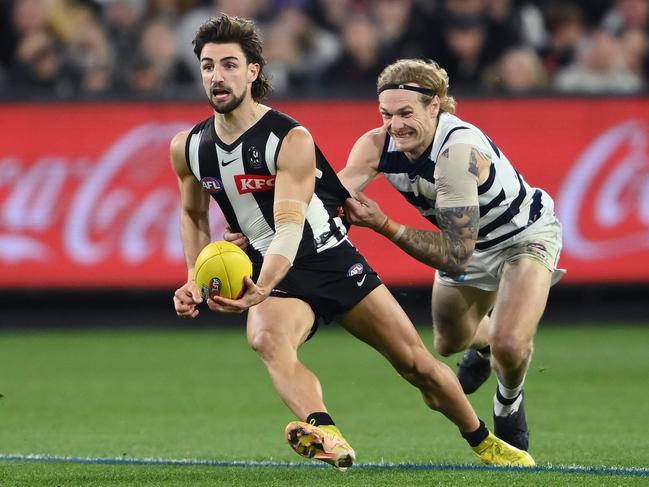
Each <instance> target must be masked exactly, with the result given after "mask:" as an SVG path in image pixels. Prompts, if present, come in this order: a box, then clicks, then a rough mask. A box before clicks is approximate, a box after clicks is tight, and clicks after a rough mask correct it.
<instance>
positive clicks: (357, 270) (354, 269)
mask: <svg viewBox="0 0 649 487" xmlns="http://www.w3.org/2000/svg"><path fill="white" fill-rule="evenodd" d="M364 271H365V268H364V267H363V264H361V263H360V262H357V263H356V264H354V265H353V266H351V267H350V268H349V270H348V271H347V277H352V276H357V275H358V274H362V273H363V272H364Z"/></svg>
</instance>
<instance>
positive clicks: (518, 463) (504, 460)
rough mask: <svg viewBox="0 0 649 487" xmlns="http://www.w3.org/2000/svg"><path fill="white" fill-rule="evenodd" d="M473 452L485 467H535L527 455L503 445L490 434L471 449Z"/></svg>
mask: <svg viewBox="0 0 649 487" xmlns="http://www.w3.org/2000/svg"><path fill="white" fill-rule="evenodd" d="M473 451H474V452H475V453H476V455H478V456H479V457H480V460H481V461H482V463H486V464H487V465H507V466H512V467H533V466H535V465H536V463H534V459H533V458H532V456H531V455H530V454H529V453H527V452H526V451H524V450H519V449H518V448H515V447H513V446H511V445H510V444H509V443H505V442H504V441H503V440H501V439H500V438H498V437H497V436H496V435H494V434H493V433H491V432H489V436H487V437H486V438H485V439H484V440H482V442H481V443H480V444H479V445H478V446H474V447H473Z"/></svg>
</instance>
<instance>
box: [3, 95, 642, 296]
mask: <svg viewBox="0 0 649 487" xmlns="http://www.w3.org/2000/svg"><path fill="white" fill-rule="evenodd" d="M271 105H272V106H273V107H274V108H277V109H279V110H282V111H285V112H287V113H289V114H290V115H292V116H293V117H294V118H296V119H298V120H299V121H300V122H301V123H303V124H304V125H305V126H306V127H307V128H308V129H309V130H310V131H311V133H312V134H313V135H314V138H315V140H316V142H317V143H318V145H319V146H320V148H321V149H322V151H323V152H324V154H325V155H326V156H327V158H328V159H329V161H330V163H331V164H332V165H333V166H334V168H336V169H337V170H338V169H340V168H342V167H343V166H344V164H345V160H346V157H347V154H348V152H349V150H350V149H351V147H352V145H353V143H354V141H355V140H356V139H357V138H358V136H360V135H361V134H362V133H364V132H365V131H366V130H369V129H371V128H373V127H375V126H378V125H379V124H380V123H381V120H380V117H379V114H378V110H377V106H376V104H375V103H374V102H372V101H362V102H350V101H341V102H334V101H327V102H281V103H279V102H278V103H271ZM209 115H210V110H209V106H207V105H206V104H203V103H191V104H186V103H182V104H181V103H150V104H149V103H146V104H145V103H110V104H108V103H94V104H86V103H80V104H40V105H32V104H4V105H2V107H1V109H0V123H1V126H2V135H0V140H1V142H0V287H3V288H42V287H63V288H69V287H75V288H81V287H82V288H131V287H135V288H150V289H161V288H173V287H176V286H177V285H179V284H180V283H182V282H183V281H184V279H185V276H186V269H185V262H184V256H183V250H182V243H181V241H180V235H179V224H178V221H179V216H178V215H179V207H180V202H179V194H178V189H177V183H176V179H175V176H174V174H173V172H172V170H171V168H170V166H169V156H168V152H169V141H170V139H171V138H172V137H173V135H174V134H176V133H177V132H179V131H180V130H184V129H187V128H189V127H191V126H192V125H193V124H195V123H196V122H198V121H199V120H202V119H204V118H206V117H208V116H209ZM458 115H459V116H460V117H462V118H465V119H466V120H468V121H470V122H472V123H474V124H476V125H478V126H479V127H481V128H482V129H483V130H484V131H485V133H487V134H488V135H489V136H490V138H492V139H493V140H494V141H495V142H496V144H497V145H498V146H499V148H500V149H501V150H502V151H503V152H505V154H507V156H508V158H509V159H510V160H511V161H512V162H513V164H514V165H515V167H516V168H517V170H518V171H519V172H520V173H521V174H522V175H523V176H524V178H525V179H526V181H527V182H528V183H529V184H531V185H532V186H537V187H541V188H543V189H545V190H546V191H548V192H549V193H550V195H551V196H552V197H553V198H554V200H555V203H556V211H557V213H558V215H559V218H560V220H561V222H562V224H563V231H564V250H563V253H562V256H561V261H560V266H561V267H563V268H566V269H567V270H568V274H567V275H566V277H565V278H564V280H565V282H572V283H583V282H598V283H603V282H649V148H648V142H649V99H628V98H625V99H610V98H607V99H533V100H504V99H497V100H495V99H494V100H459V103H458ZM367 192H368V195H369V196H370V197H372V198H375V199H376V200H377V201H379V203H380V204H381V206H382V207H383V209H384V210H385V211H386V212H387V213H388V214H389V215H391V216H392V217H393V218H395V219H396V220H398V221H400V222H404V223H407V224H409V225H415V226H419V227H421V228H429V227H430V224H429V223H428V222H427V221H426V220H424V219H422V218H421V217H420V216H419V215H418V214H417V213H416V212H415V211H414V210H413V209H412V208H410V207H409V205H408V204H407V203H406V202H405V200H404V199H403V198H402V197H401V195H399V194H398V193H397V192H396V191H395V190H393V189H392V188H391V187H389V185H388V184H387V183H386V181H385V180H383V179H382V178H381V179H379V180H377V181H376V182H375V183H373V184H372V185H371V186H370V187H369V189H368V191H367ZM211 225H212V234H213V237H214V239H220V238H221V236H222V233H223V228H224V221H223V219H222V217H221V215H220V212H219V210H218V208H217V207H214V208H213V211H212V212H211ZM351 238H352V240H353V241H354V243H355V244H356V245H357V246H358V247H359V248H360V250H361V251H362V252H363V253H364V254H365V255H366V257H367V258H368V260H369V261H370V263H371V264H372V265H373V266H374V267H375V269H376V270H377V271H378V272H379V274H380V275H381V277H382V278H383V279H384V280H385V281H386V282H387V283H388V284H393V285H430V284H431V282H432V279H433V270H432V269H430V268H428V267H426V266H424V265H423V264H420V263H418V262H416V261H415V260H414V259H412V258H411V257H409V256H408V255H406V254H405V253H403V252H402V251H400V250H399V249H398V248H397V247H395V246H394V245H393V244H391V243H390V242H389V241H387V240H386V239H384V238H383V237H381V236H379V235H377V234H375V233H373V232H371V231H368V230H366V229H362V228H353V229H352V231H351Z"/></svg>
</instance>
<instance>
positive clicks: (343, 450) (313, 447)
mask: <svg viewBox="0 0 649 487" xmlns="http://www.w3.org/2000/svg"><path fill="white" fill-rule="evenodd" d="M285 434H286V439H287V440H288V444H289V445H291V448H293V450H295V451H296V452H297V454H298V455H302V456H303V457H306V458H316V459H317V460H322V461H323V462H327V463H328V464H329V465H333V466H334V467H336V468H340V469H345V468H347V467H351V465H352V463H354V460H356V453H354V449H353V448H352V447H351V446H350V445H349V443H347V440H345V438H343V435H342V434H341V433H340V430H339V429H338V428H336V427H335V426H333V425H322V426H315V425H313V424H309V423H305V422H304V421H292V422H290V423H289V424H288V425H287V426H286V431H285Z"/></svg>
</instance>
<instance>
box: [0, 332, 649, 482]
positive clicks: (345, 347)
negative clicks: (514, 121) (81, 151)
mask: <svg viewBox="0 0 649 487" xmlns="http://www.w3.org/2000/svg"><path fill="white" fill-rule="evenodd" d="M420 331H421V333H422V335H423V337H424V340H425V341H426V342H427V343H428V344H429V345H431V346H432V332H431V331H430V330H429V329H428V328H421V329H420ZM648 344H649V326H646V325H645V326H628V325H621V324H619V325H618V324H611V325H607V326H592V327H590V326H580V327H570V326H561V325H557V326H552V327H542V328H541V330H540V331H539V334H538V338H537V341H536V352H535V357H534V361H533V366H532V369H531V371H530V374H529V376H528V381H527V387H526V398H527V401H526V408H527V412H528V420H529V422H530V429H531V450H530V451H531V453H532V454H533V455H534V456H535V458H536V460H537V463H538V464H539V465H540V466H541V468H540V469H538V470H535V471H512V470H503V469H480V468H479V464H478V463H477V461H476V458H475V457H474V455H473V453H472V452H471V451H470V450H469V448H468V447H467V446H466V444H465V443H464V441H463V440H462V439H461V437H460V436H459V434H458V433H457V431H456V430H455V428H454V427H453V426H452V425H451V424H450V423H449V422H448V421H446V420H445V419H444V418H443V417H442V416H441V415H440V414H437V413H433V412H431V411H429V410H428V409H427V408H426V407H425V406H424V404H423V402H422V401H421V400H420V397H419V394H418V392H417V391H416V389H414V388H412V387H411V386H409V385H408V384H407V383H406V382H404V381H403V380H402V379H401V378H400V377H398V376H397V374H396V373H395V372H394V371H393V370H392V369H391V368H390V367H389V366H388V364H387V362H385V360H384V359H383V358H382V357H380V356H379V355H378V354H376V353H375V352H374V351H373V350H371V349H370V348H368V347H367V346H366V345H364V344H362V343H361V342H359V341H357V340H355V339H354V338H352V337H351V336H349V335H347V334H345V333H344V332H343V331H341V330H340V329H338V328H337V327H335V326H332V327H330V328H329V329H327V328H325V329H322V330H321V331H320V332H318V334H317V335H316V337H315V338H314V339H313V340H311V341H310V342H309V343H307V344H306V345H305V346H304V347H303V350H302V358H303V360H304V361H305V362H306V363H307V364H309V365H310V366H311V367H312V368H313V369H314V370H315V371H316V372H317V373H318V375H319V377H320V379H321V381H322V384H323V388H324V391H325V400H326V402H327V404H328V407H329V409H330V411H331V413H332V415H333V417H334V419H335V420H336V421H337V423H338V424H339V426H340V427H341V429H342V430H343V431H344V432H345V435H346V437H347V439H348V440H350V442H351V443H352V444H353V446H354V447H355V449H356V452H357V455H358V459H357V460H358V463H359V465H358V466H356V467H355V468H352V469H350V470H348V471H346V472H339V471H335V470H334V469H332V468H329V467H326V468H320V467H321V465H320V464H317V465H316V464H315V463H312V462H309V461H303V460H302V459H301V458H299V457H298V456H297V455H295V453H293V451H292V450H291V449H290V448H289V447H288V445H287V444H286V442H285V440H284V438H283V429H284V426H285V425H286V423H288V422H289V421H291V420H292V419H294V418H293V417H292V414H291V413H290V412H289V411H288V409H287V408H286V407H285V406H284V405H283V404H282V403H281V401H280V400H279V399H278V397H277V396H276V394H275V392H274V390H273V388H272V386H271V384H270V380H269V379H268V377H267V375H266V371H265V369H264V367H263V365H262V363H261V362H260V361H259V359H258V358H257V357H256V355H255V354H254V352H252V351H251V350H250V349H249V347H248V346H247V344H246V340H245V333H244V330H243V328H242V329H240V330H187V331H174V330H164V331H159V330H142V331H101V330H100V331H97V330H93V331H83V332H80V331H51V332H40V331H38V332H37V331H25V332H3V333H1V334H0V393H1V394H2V395H3V396H4V397H3V398H1V399H0V455H1V456H0V486H3V487H5V486H18V485H21V486H22V485H24V486H42V485H56V486H80V485H93V486H95V485H96V486H108V485H137V486H142V485H152V486H153V485H164V486H171V485H174V486H175V485H178V486H181V485H182V486H193V485H235V486H236V485H268V486H270V485H277V486H284V485H305V486H306V485H308V486H320V485H322V486H324V485H385V486H393V485H424V484H425V485H499V486H503V485H508V486H509V485H521V486H522V485H588V486H591V485H647V484H649V468H647V467H649V427H648V421H647V413H648V412H649V387H648V384H649V382H648V380H649V379H648V377H649V359H648V358H647V357H648V354H647V346H648ZM455 361H457V357H454V358H452V359H451V360H449V363H453V364H454V362H455ZM494 384H495V380H494V379H493V377H492V378H491V379H490V381H489V383H488V384H487V385H486V386H485V387H484V388H483V389H481V390H480V391H478V392H477V393H476V394H474V395H472V396H471V401H472V403H473V404H474V406H475V407H476V409H477V410H478V413H479V415H480V416H481V417H482V418H483V419H485V421H487V424H491V396H492V394H493V390H494V387H495V386H494ZM10 455H17V456H16V457H13V459H12V457H10ZM27 455H43V456H50V457H55V458H53V459H50V460H57V459H58V460H57V461H46V460H45V459H43V458H41V459H40V460H38V461H36V460H37V458H34V459H32V460H31V461H26V460H27V459H26V456H27ZM60 457H75V458H76V461H59V460H61V458H60ZM21 459H22V460H21ZM83 459H86V460H85V461H88V462H91V463H80V462H81V461H82V460H83ZM98 459H112V460H110V461H111V462H114V463H106V464H102V463H99V460H98ZM142 459H165V460H184V461H185V462H186V464H183V465H172V464H165V463H164V462H163V463H160V464H133V463H137V462H138V461H139V460H142ZM200 460H205V461H208V462H211V463H209V464H206V465H200V464H198V463H199V461H200ZM234 462H242V463H240V464H239V463H234ZM262 462H264V463H262ZM290 462H295V464H294V465H290ZM380 463H391V464H397V465H392V466H385V467H380V466H379V465H377V464H380ZM466 464H469V465H471V466H473V468H471V467H467V468H460V467H458V466H459V465H466ZM445 465H448V466H445ZM316 466H317V468H314V467H316ZM452 466H455V467H456V468H455V469H454V468H453V467H452ZM569 466H582V467H590V470H588V469H586V470H583V471H579V469H572V470H570V469H566V468H564V467H569ZM595 467H620V468H621V469H620V470H619V471H617V472H615V471H613V470H610V469H597V468H595ZM633 468H638V469H639V470H635V471H634V470H632V469H633Z"/></svg>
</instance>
